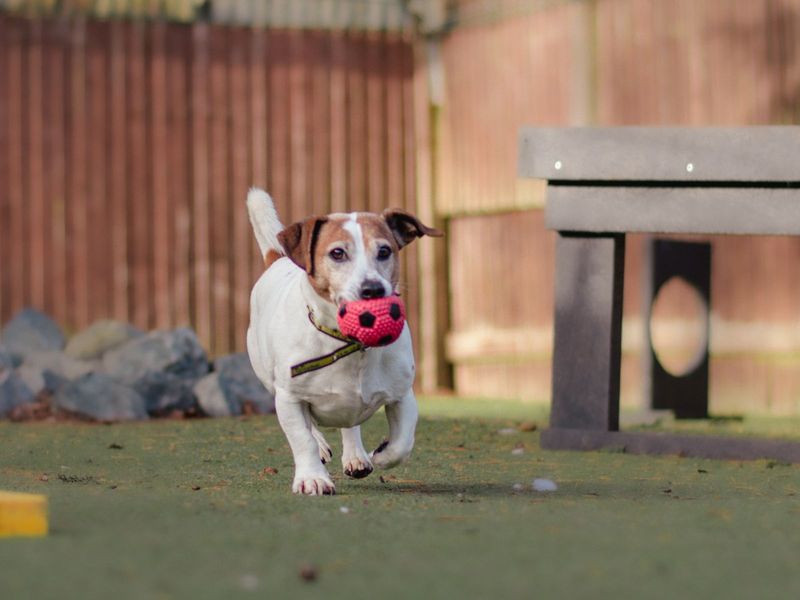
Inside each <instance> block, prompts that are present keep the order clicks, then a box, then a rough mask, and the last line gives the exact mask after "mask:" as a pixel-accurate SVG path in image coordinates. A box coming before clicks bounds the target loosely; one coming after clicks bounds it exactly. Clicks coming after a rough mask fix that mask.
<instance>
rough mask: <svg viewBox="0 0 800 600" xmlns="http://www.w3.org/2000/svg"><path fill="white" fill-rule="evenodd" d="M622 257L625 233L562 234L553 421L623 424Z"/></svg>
mask: <svg viewBox="0 0 800 600" xmlns="http://www.w3.org/2000/svg"><path fill="white" fill-rule="evenodd" d="M624 262H625V236H624V235H618V234H617V235H592V234H589V235H586V234H571V233H566V232H560V233H559V235H558V239H557V241H556V302H555V345H554V348H553V407H552V412H551V416H550V425H551V427H555V428H570V429H589V430H598V431H617V430H618V429H619V373H620V352H621V342H622V284H623V274H624Z"/></svg>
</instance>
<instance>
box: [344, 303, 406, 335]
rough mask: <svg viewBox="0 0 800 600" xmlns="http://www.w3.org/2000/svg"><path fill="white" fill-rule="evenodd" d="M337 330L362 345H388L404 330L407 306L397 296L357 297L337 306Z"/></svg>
mask: <svg viewBox="0 0 800 600" xmlns="http://www.w3.org/2000/svg"><path fill="white" fill-rule="evenodd" d="M337 320H338V321H339V331H341V332H342V333H343V334H344V335H346V336H348V337H351V338H353V339H355V340H358V341H359V342H361V343H362V344H364V345H365V346H388V345H389V344H391V343H392V342H394V341H397V338H399V337H400V334H401V333H402V331H403V325H404V324H405V322H406V307H405V306H404V305H403V301H402V300H401V299H400V296H388V297H386V298H374V299H369V300H356V301H354V302H347V303H346V304H342V305H341V306H340V307H339V316H338V319H337Z"/></svg>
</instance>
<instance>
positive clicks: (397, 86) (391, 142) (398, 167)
mask: <svg viewBox="0 0 800 600" xmlns="http://www.w3.org/2000/svg"><path fill="white" fill-rule="evenodd" d="M386 44H387V50H386V52H387V56H386V67H385V70H384V85H385V86H386V123H385V131H386V150H385V152H386V198H385V199H384V203H385V204H386V205H388V206H407V200H408V199H407V198H406V197H405V196H404V194H403V191H404V183H405V182H404V180H403V174H404V169H403V162H404V159H405V153H404V151H403V150H404V148H403V144H404V142H405V140H404V135H405V131H404V129H403V106H404V104H405V102H404V100H405V98H404V93H405V86H404V78H403V71H404V64H403V62H404V55H403V53H404V46H403V43H402V41H401V40H399V39H397V38H396V37H394V36H392V37H390V38H389V39H388V40H387V41H386ZM409 125H411V124H410V123H409ZM410 208H412V209H414V210H415V211H416V207H414V206H412V207H410Z"/></svg>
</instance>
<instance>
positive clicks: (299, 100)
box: [288, 30, 311, 221]
mask: <svg viewBox="0 0 800 600" xmlns="http://www.w3.org/2000/svg"><path fill="white" fill-rule="evenodd" d="M306 36H307V34H306V33H305V32H303V31H297V30H291V31H289V32H288V37H289V39H288V43H289V86H288V92H289V194H290V197H289V201H290V206H291V209H290V210H291V220H292V221H298V220H300V219H304V218H305V217H307V216H309V215H310V214H311V209H310V206H309V201H308V200H309V197H308V176H309V168H308V167H309V161H308V132H307V124H308V115H307V114H306V98H307V95H308V62H307V58H308V55H307V52H306V50H307V48H306V44H305V40H306Z"/></svg>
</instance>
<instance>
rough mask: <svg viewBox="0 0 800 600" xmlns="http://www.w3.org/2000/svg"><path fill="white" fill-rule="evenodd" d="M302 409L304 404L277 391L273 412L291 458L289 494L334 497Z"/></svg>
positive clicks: (334, 487) (331, 484)
mask: <svg viewBox="0 0 800 600" xmlns="http://www.w3.org/2000/svg"><path fill="white" fill-rule="evenodd" d="M305 410H307V409H306V408H305V407H304V403H303V402H301V401H299V400H296V399H295V398H293V397H292V396H291V395H290V394H288V393H286V392H284V391H283V390H280V389H278V390H276V394H275V412H276V413H277V414H278V422H279V423H280V424H281V428H282V429H283V432H284V433H285V434H286V439H287V440H289V446H290V447H291V449H292V454H293V455H294V482H293V483H292V491H293V492H294V493H295V494H307V495H309V496H320V495H323V494H335V493H336V486H334V485H333V481H331V478H330V475H328V471H327V470H326V469H325V467H324V466H323V464H322V461H321V460H320V455H319V445H318V444H317V440H315V439H314V436H313V435H312V434H311V429H310V427H309V426H308V422H307V420H306V416H305V414H304V412H305Z"/></svg>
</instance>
